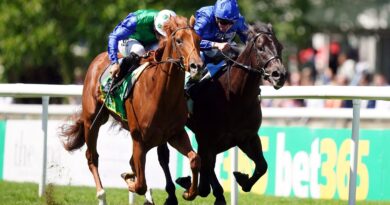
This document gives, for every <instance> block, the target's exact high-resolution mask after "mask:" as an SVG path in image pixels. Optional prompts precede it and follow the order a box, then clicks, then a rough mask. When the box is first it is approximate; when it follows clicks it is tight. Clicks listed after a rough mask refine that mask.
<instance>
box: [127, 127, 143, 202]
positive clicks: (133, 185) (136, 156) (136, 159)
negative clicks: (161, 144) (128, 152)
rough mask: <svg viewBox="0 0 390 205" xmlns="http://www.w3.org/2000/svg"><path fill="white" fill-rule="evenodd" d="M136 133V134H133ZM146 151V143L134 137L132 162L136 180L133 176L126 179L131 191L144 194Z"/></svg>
mask: <svg viewBox="0 0 390 205" xmlns="http://www.w3.org/2000/svg"><path fill="white" fill-rule="evenodd" d="M133 135H135V134H133ZM146 152H147V150H145V147H144V145H143V144H142V142H139V141H137V140H134V137H133V156H132V160H131V161H130V164H133V165H132V169H133V171H134V172H135V176H136V177H135V181H134V179H133V178H132V177H130V178H127V179H125V180H126V183H127V186H128V188H129V191H131V192H135V193H137V194H139V195H144V194H145V192H146V190H147V186H146V179H145V162H146Z"/></svg>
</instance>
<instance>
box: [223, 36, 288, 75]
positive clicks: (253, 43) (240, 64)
mask: <svg viewBox="0 0 390 205" xmlns="http://www.w3.org/2000/svg"><path fill="white" fill-rule="evenodd" d="M261 35H272V33H270V32H260V33H258V34H256V36H255V37H253V39H252V41H251V43H252V45H251V49H252V48H253V45H255V42H256V40H257V38H259V37H260V36H261ZM221 53H222V55H223V56H224V57H225V58H226V59H228V60H229V61H231V62H233V63H234V64H236V65H238V67H240V68H242V69H244V70H246V71H248V72H253V73H256V74H259V75H262V76H264V78H268V77H269V76H270V75H271V74H269V73H267V72H266V71H265V69H266V68H267V66H268V64H269V63H270V62H271V61H272V60H275V59H279V60H282V59H281V58H280V56H278V55H274V56H271V57H270V58H268V59H267V60H266V61H265V63H264V65H263V66H262V67H260V69H256V68H253V67H252V66H250V65H244V64H242V63H240V62H237V61H236V60H234V59H232V58H231V57H229V56H228V55H226V54H225V53H224V52H223V51H221ZM256 59H257V55H256Z"/></svg>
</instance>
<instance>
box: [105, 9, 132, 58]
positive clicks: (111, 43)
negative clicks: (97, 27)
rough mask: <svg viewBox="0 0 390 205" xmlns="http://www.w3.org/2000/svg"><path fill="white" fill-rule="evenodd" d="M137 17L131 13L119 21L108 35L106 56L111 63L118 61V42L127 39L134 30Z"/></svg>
mask: <svg viewBox="0 0 390 205" xmlns="http://www.w3.org/2000/svg"><path fill="white" fill-rule="evenodd" d="M136 26H137V18H136V16H135V15H133V14H132V13H131V14H129V15H128V16H127V17H126V18H125V19H124V20H123V21H122V22H120V23H119V24H118V25H117V26H116V27H115V29H114V31H112V32H111V33H110V35H109V37H108V56H109V58H110V61H111V63H112V64H114V63H118V56H117V53H118V42H119V41H120V40H124V39H127V38H128V37H129V36H130V35H131V34H133V33H134V32H135V29H136Z"/></svg>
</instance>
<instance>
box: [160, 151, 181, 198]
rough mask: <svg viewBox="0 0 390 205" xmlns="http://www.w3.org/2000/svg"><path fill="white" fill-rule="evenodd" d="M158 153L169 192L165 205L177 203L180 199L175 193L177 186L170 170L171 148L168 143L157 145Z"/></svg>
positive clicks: (166, 188) (166, 189)
mask: <svg viewBox="0 0 390 205" xmlns="http://www.w3.org/2000/svg"><path fill="white" fill-rule="evenodd" d="M157 155H158V161H159V163H160V166H161V168H162V169H163V171H164V174H165V180H166V185H165V191H166V192H167V193H168V198H167V199H166V200H165V203H164V205H177V204H178V201H177V198H176V194H175V190H176V188H175V184H174V183H173V181H172V176H171V172H170V170H169V149H168V145H167V144H166V143H165V144H163V145H160V146H158V147H157Z"/></svg>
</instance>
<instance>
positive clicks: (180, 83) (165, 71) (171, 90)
mask: <svg viewBox="0 0 390 205" xmlns="http://www.w3.org/2000/svg"><path fill="white" fill-rule="evenodd" d="M174 52H175V50H174V49H173V48H172V44H171V43H170V42H169V41H168V42H167V45H166V47H165V49H164V53H163V56H162V61H168V59H169V58H172V59H178V57H176V56H175V55H176V54H175V53H174ZM156 76H158V77H157V78H156V80H157V82H156V83H157V84H160V86H161V87H162V88H163V89H162V94H163V95H165V96H167V97H172V95H178V94H179V95H180V94H183V95H184V88H183V87H184V72H182V71H181V70H180V68H178V65H177V64H175V63H171V62H167V63H162V64H160V65H158V68H157V70H156Z"/></svg>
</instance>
